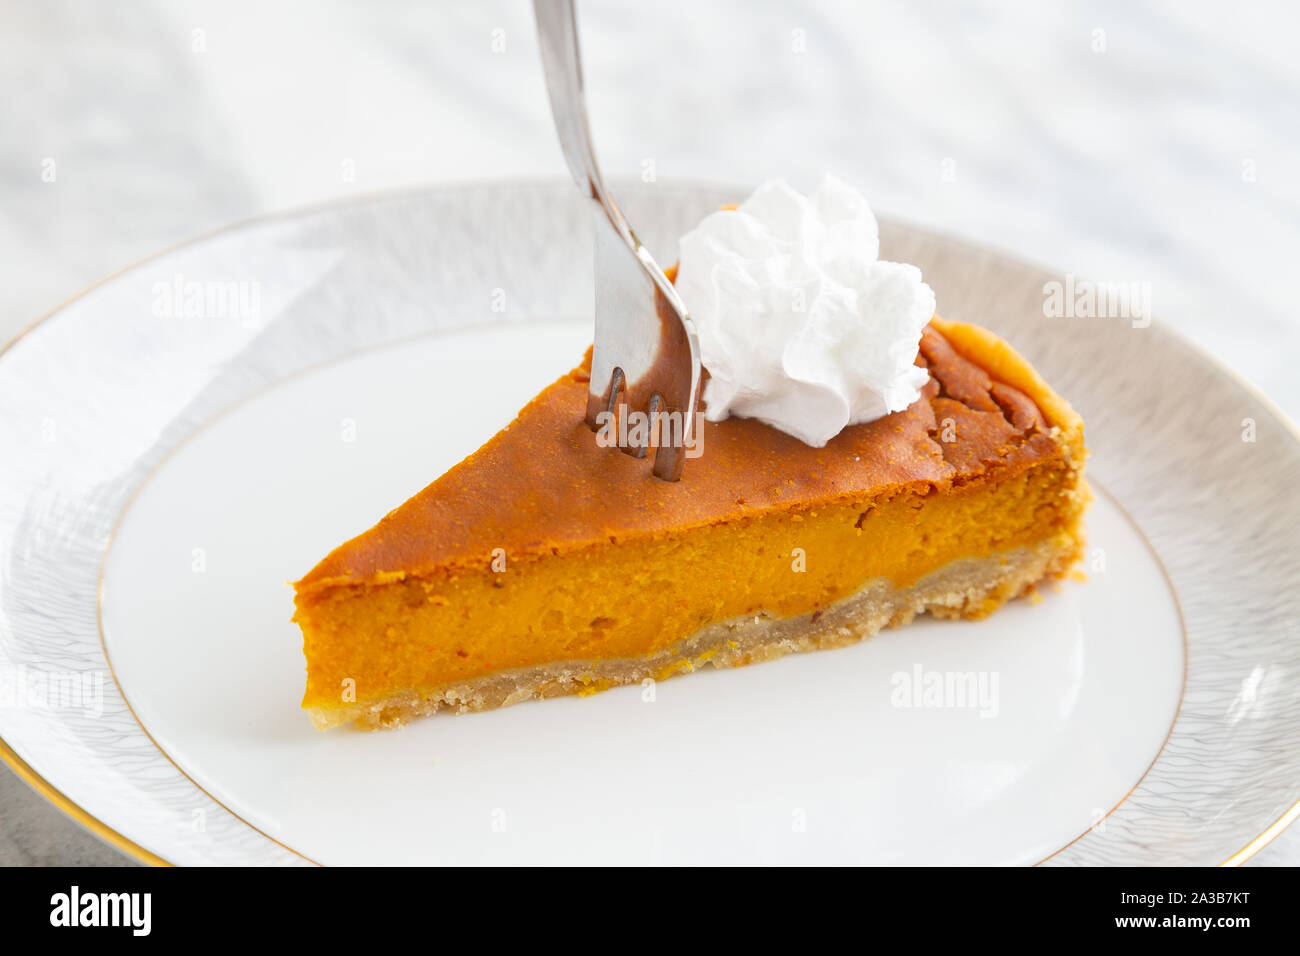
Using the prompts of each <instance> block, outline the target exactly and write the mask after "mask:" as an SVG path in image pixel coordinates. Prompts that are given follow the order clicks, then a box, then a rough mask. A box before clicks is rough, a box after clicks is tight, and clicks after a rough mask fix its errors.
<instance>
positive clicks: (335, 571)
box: [294, 317, 1088, 728]
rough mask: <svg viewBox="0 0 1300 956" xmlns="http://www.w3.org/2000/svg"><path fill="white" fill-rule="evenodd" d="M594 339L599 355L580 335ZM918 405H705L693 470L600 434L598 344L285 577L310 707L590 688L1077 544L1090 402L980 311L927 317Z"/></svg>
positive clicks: (820, 639)
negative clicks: (787, 419)
mask: <svg viewBox="0 0 1300 956" xmlns="http://www.w3.org/2000/svg"><path fill="white" fill-rule="evenodd" d="M588 362H589V356H588ZM917 363H918V364H919V365H922V366H924V367H926V368H927V369H928V370H929V372H930V379H929V382H928V384H927V385H926V386H925V387H924V389H923V390H922V394H921V397H920V398H919V399H918V400H917V401H916V402H914V403H913V404H912V405H911V406H909V407H908V408H907V409H906V410H904V411H902V412H896V413H894V414H892V415H888V416H886V417H884V418H880V419H877V420H876V421H873V422H869V423H867V424H862V425H851V426H849V427H848V428H846V429H844V430H843V431H842V432H841V433H840V434H839V435H837V436H836V437H835V438H833V439H831V441H830V442H828V443H827V444H826V445H825V446H824V447H821V448H814V447H810V446H808V445H805V444H804V443H802V442H801V441H799V440H798V439H797V438H794V437H792V436H790V435H787V434H785V433H784V432H781V431H778V430H776V429H774V428H772V427H770V426H768V425H765V424H763V423H761V422H758V421H756V420H753V419H743V418H728V419H726V420H724V421H721V422H716V423H713V422H707V423H704V424H703V430H702V441H703V456H702V457H700V458H698V459H695V460H692V461H689V462H688V463H687V467H686V469H685V471H684V473H683V476H682V479H681V480H680V481H678V482H664V481H659V480H657V479H655V478H653V477H652V476H651V475H650V471H649V468H648V466H647V464H646V462H645V460H637V459H634V458H631V457H629V456H626V455H622V454H619V453H618V452H616V451H614V450H612V449H609V448H602V447H599V446H598V445H597V444H596V442H595V440H594V438H593V435H592V433H591V431H590V430H589V429H588V428H587V426H586V425H585V423H584V422H583V420H582V413H583V409H584V407H585V400H586V392H587V376H586V369H587V364H588V363H587V362H584V363H583V365H580V366H579V367H578V368H577V369H574V370H573V371H572V372H570V373H568V374H567V375H565V376H563V377H562V378H560V379H559V380H558V381H557V382H555V383H554V384H553V385H551V386H549V387H548V388H547V389H545V390H544V391H543V392H542V393H541V394H540V395H538V396H537V398H535V399H534V400H533V401H532V402H531V403H529V404H528V405H527V406H526V407H525V408H524V409H523V410H522V411H521V412H520V414H519V416H518V417H517V418H516V419H515V421H514V422H512V423H511V424H510V425H509V426H507V427H506V428H505V429H504V430H502V431H501V432H500V433H499V434H497V435H496V436H495V437H494V438H492V439H491V440H490V441H489V442H488V443H487V444H486V445H484V446H483V447H482V448H481V449H480V450H479V451H477V452H475V453H474V454H473V455H471V456H470V457H469V458H467V459H466V460H465V461H463V462H461V463H460V464H459V465H457V466H455V467H454V468H452V469H451V470H450V471H448V472H447V473H446V474H444V475H443V476H442V477H440V478H439V479H437V480H436V481H434V482H433V483H432V484H431V485H429V486H428V487H427V488H425V489H424V490H423V491H421V492H419V493H418V494H417V495H416V496H415V497H413V498H411V499H410V500H409V501H407V502H406V503H405V504H404V505H402V506H401V507H399V508H398V509H396V510H395V511H393V512H391V513H390V514H389V515H387V516H386V517H385V518H383V519H382V520H381V521H380V522H379V524H377V525H376V526H375V527H374V528H372V529H371V530H369V531H367V532H365V533H364V534H362V535H360V536H359V537H357V538H354V539H352V540H351V541H348V542H346V543H345V544H343V545H341V546H340V547H339V548H337V549H335V550H334V551H333V552H332V553H331V554H329V555H328V556H327V557H326V558H325V559H324V560H322V561H321V562H320V563H319V564H318V565H317V566H316V567H315V568H314V569H313V570H312V571H310V572H309V573H308V574H307V575H306V576H305V577H304V578H303V579H302V580H301V581H299V582H297V584H296V585H295V589H296V598H295V602H296V605H297V612H296V614H295V616H294V620H295V621H296V622H297V623H298V624H299V625H300V626H301V628H302V631H303V637H304V651H305V654H306V658H307V690H306V695H305V697H304V699H303V707H304V708H306V709H307V710H308V712H309V713H310V715H311V717H312V719H313V721H314V722H315V723H316V725H317V726H319V727H322V728H326V727H332V726H336V725H339V724H344V723H354V724H356V725H357V726H359V727H362V728H374V727H381V726H383V727H386V726H395V725H398V724H401V723H403V722H405V721H407V720H409V719H411V718H413V717H417V716H420V715H423V714H429V713H433V712H434V711H437V710H442V709H449V710H452V711H456V712H464V711H473V710H482V709H488V708H492V707H497V706H502V705H506V704H512V703H516V702H519V701H522V700H527V699H531V698H540V697H550V696H556V695H560V694H572V693H587V692H594V691H597V690H603V689H606V688H608V687H611V686H615V685H618V684H627V683H640V682H642V681H644V680H646V679H655V680H659V679H663V678H666V677H670V676H674V675H676V674H680V673H686V672H689V671H691V670H694V669H695V668H697V667H699V666H702V665H704V664H706V663H707V664H712V665H714V666H736V665H743V664H749V663H754V662H757V661H761V660H768V659H771V658H775V657H779V656H782V655H784V654H786V653H790V652H797V651H805V650H815V649H821V648H828V647H838V646H843V645H845V644H851V643H854V642H856V641H859V640H861V639H863V638H864V637H867V636H869V635H870V634H873V633H875V632H876V631H878V630H879V629H880V628H882V627H885V626H898V625H901V624H905V623H907V622H908V621H910V620H911V619H912V617H913V616H914V615H915V614H918V613H924V612H929V613H932V614H935V615H939V616H948V617H967V618H975V617H982V616H984V615H986V614H989V613H991V612H992V611H994V610H996V609H997V608H998V607H999V606H1001V605H1002V604H1003V603H1004V602H1005V601H1007V600H1009V599H1011V598H1014V597H1016V596H1017V595H1020V594H1023V593H1025V592H1026V591H1029V590H1032V589H1033V588H1034V587H1035V586H1036V585H1037V584H1039V583H1041V582H1042V581H1044V580H1045V579H1050V578H1053V577H1059V576H1061V575H1063V574H1064V573H1066V572H1067V571H1068V570H1069V568H1070V567H1071V566H1072V565H1073V564H1074V562H1075V561H1076V560H1077V558H1078V557H1079V555H1080V553H1081V550H1082V547H1083V529H1082V516H1083V512H1084V509H1085V507H1086V503H1087V499H1088V494H1087V487H1086V484H1085V481H1084V477H1083V464H1084V457H1085V454H1086V452H1085V449H1084V444H1083V423H1082V421H1081V420H1080V419H1079V417H1078V415H1077V414H1075V413H1074V411H1073V410H1072V409H1071V408H1070V406H1069V405H1068V404H1067V403H1066V402H1065V401H1064V400H1063V399H1061V398H1060V397H1059V396H1057V395H1056V394H1055V393H1054V392H1053V391H1052V390H1051V389H1050V388H1049V387H1048V385H1047V384H1046V383H1045V382H1044V381H1043V380H1042V379H1041V378H1040V377H1039V376H1038V374H1037V373H1036V372H1035V371H1034V370H1033V368H1032V367H1031V366H1030V365H1029V364H1028V363H1027V362H1026V361H1025V360H1024V359H1023V358H1021V357H1020V356H1019V355H1018V354H1017V353H1016V352H1015V351H1014V350H1012V349H1011V347H1010V346H1008V345H1007V344H1006V343H1005V342H1003V341H1002V340H1001V339H999V338H997V337H996V336H994V335H993V334H992V333H989V332H987V331H985V330H983V329H981V328H978V327H976V326H972V325H966V324H962V323H955V322H949V321H945V320H943V319H940V318H938V317H936V318H934V319H933V320H932V321H931V323H930V325H929V326H928V327H927V328H926V330H925V333H924V335H923V337H922V341H921V346H920V354H919V355H918V357H917Z"/></svg>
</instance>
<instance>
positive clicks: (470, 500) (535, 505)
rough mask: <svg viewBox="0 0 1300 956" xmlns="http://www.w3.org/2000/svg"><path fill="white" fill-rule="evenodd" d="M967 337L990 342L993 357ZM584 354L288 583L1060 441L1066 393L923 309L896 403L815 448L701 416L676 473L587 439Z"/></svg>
mask: <svg viewBox="0 0 1300 956" xmlns="http://www.w3.org/2000/svg"><path fill="white" fill-rule="evenodd" d="M941 330H942V331H941ZM945 336H946V337H945ZM981 336H982V337H983V338H981ZM950 339H952V341H954V342H958V341H960V342H963V343H965V342H966V341H967V340H968V339H970V340H972V341H973V342H974V343H975V345H976V346H978V347H979V349H977V350H976V351H977V352H979V354H980V358H981V365H987V366H988V367H989V368H990V369H992V370H993V371H994V372H995V373H1000V374H1001V375H1002V376H1003V378H1006V379H1010V380H1011V381H1015V382H1016V383H1017V384H1019V385H1020V386H1021V388H1016V387H1013V386H1012V385H1011V384H1009V382H1007V381H995V380H994V379H993V378H992V377H991V376H990V374H989V371H986V370H985V368H984V367H981V365H977V364H975V363H973V362H971V361H969V360H967V359H966V358H964V357H963V355H962V354H959V352H958V350H957V349H954V348H953V345H952V344H951V342H950V341H949V340H950ZM990 343H992V344H990ZM981 349H982V350H990V349H991V350H994V351H990V352H989V353H988V354H989V356H991V357H992V358H993V359H994V361H985V357H986V356H985V354H984V352H983V351H980V350H981ZM964 351H966V353H967V354H971V350H970V349H969V348H966V349H964ZM589 362H590V353H589V354H588V360H587V361H586V362H584V363H583V365H581V366H579V367H578V368H577V369H574V370H573V371H572V372H570V373H569V374H568V375H565V376H564V377H563V378H561V379H560V380H559V381H558V382H556V383H555V384H553V385H551V386H550V387H548V388H547V389H546V390H544V391H543V392H542V393H541V394H540V395H538V396H537V398H535V399H534V400H533V401H532V402H531V403H529V404H528V405H527V406H526V407H525V408H524V409H523V411H521V412H520V414H519V416H518V417H517V418H516V419H515V421H514V422H512V423H511V424H510V425H508V426H507V427H506V428H505V429H503V430H502V431H501V432H500V433H498V434H497V435H496V436H495V437H494V438H492V439H491V440H490V441H489V442H488V443H487V444H486V445H484V446H483V447H482V448H481V449H479V450H478V451H477V452H475V453H474V454H473V455H471V456H470V457H469V458H467V459H465V460H464V461H463V462H461V463H460V464H458V465H456V466H455V467H454V468H452V469H451V470H449V471H448V472H447V473H446V474H444V475H443V476H442V477H441V478H439V479H437V480H436V481H434V482H433V483H432V484H431V485H429V486H428V487H427V488H425V489H424V490H423V491H421V492H420V493H419V494H417V495H416V496H415V497H413V498H411V499H410V500H409V501H407V502H406V503H405V504H404V505H402V506H401V507H399V508H397V509H396V510H395V511H393V512H391V513H390V514H388V515H387V516H386V517H385V518H384V519H383V520H382V521H380V522H379V524H378V525H377V526H375V527H374V528H372V529H371V530H370V531H368V532H366V533H365V534H362V535H360V536H359V537H356V538H353V539H352V540H351V541H348V542H346V543H344V544H342V545H340V546H339V547H338V548H336V549H335V550H334V551H333V552H331V553H330V554H329V555H328V556H326V557H325V559H324V560H322V561H321V562H320V564H318V565H317V566H316V567H315V568H314V569H313V570H312V571H311V572H310V573H309V574H308V575H307V576H306V577H305V578H303V580H302V581H300V582H298V585H297V587H298V589H299V591H300V593H302V592H313V591H317V590H319V589H323V588H327V587H330V586H333V585H344V584H358V583H362V582H366V581H372V582H373V581H379V580H389V579H392V578H394V577H399V576H402V575H404V574H420V573H421V572H423V571H430V570H433V569H434V568H439V567H448V566H451V567H456V566H462V567H476V568H478V567H482V566H483V565H484V564H486V563H487V562H489V561H490V560H491V557H492V554H493V551H494V549H498V548H501V549H504V551H505V553H506V554H507V555H508V556H509V558H510V559H511V560H515V559H518V558H521V557H527V556H530V555H538V554H545V553H554V554H560V553H564V552H569V551H573V550H576V549H580V548H583V547H584V546H587V545H591V544H594V543H597V542H605V541H610V540H614V541H620V542H622V541H630V540H635V539H639V538H645V537H654V536H660V535H666V534H670V533H674V532H677V531H681V530H685V529H689V528H692V527H698V526H701V525H710V524H715V523H719V522H725V521H731V520H737V519H744V518H748V517H752V516H755V515H759V514H762V513H765V512H769V511H773V510H798V509H804V510H808V511H815V510H816V508H817V507H818V505H819V504H822V503H825V502H828V501H833V500H837V499H858V500H864V499H868V498H876V497H878V496H885V495H890V494H893V493H896V492H898V491H900V490H903V489H905V488H906V489H912V490H920V491H922V492H924V491H929V490H933V491H937V492H943V491H945V490H947V489H949V488H951V487H953V486H954V485H957V484H960V483H962V482H964V481H968V480H970V479H971V478H974V477H977V476H980V475H982V474H985V473H986V472H990V471H991V470H995V469H1014V470H1019V469H1021V468H1024V467H1027V466H1028V465H1030V464H1032V463H1033V462H1035V461H1037V460H1040V459H1042V458H1044V457H1048V456H1052V455H1060V454H1061V445H1060V444H1059V443H1058V442H1057V441H1056V440H1054V439H1053V438H1052V437H1050V436H1049V434H1048V431H1049V428H1050V426H1065V427H1066V429H1068V430H1074V431H1077V430H1078V426H1077V424H1076V423H1077V422H1078V419H1077V416H1075V415H1074V413H1073V411H1072V410H1071V409H1070V408H1069V406H1068V405H1066V404H1065V403H1064V402H1062V401H1060V400H1059V399H1057V398H1056V397H1055V396H1054V395H1052V393H1051V392H1050V390H1048V389H1047V388H1046V386H1045V385H1043V384H1042V382H1041V379H1038V378H1037V376H1036V374H1035V373H1034V372H1033V370H1032V369H1030V368H1029V366H1028V365H1027V364H1026V363H1024V360H1023V359H1020V358H1019V356H1018V355H1016V354H1015V353H1014V352H1013V351H1011V350H1010V349H1009V348H1008V347H1006V346H1005V345H1004V344H1003V343H1000V341H999V340H997V339H996V338H995V337H993V336H991V335H990V334H989V333H986V332H983V330H980V329H977V328H976V327H974V326H965V325H961V324H959V323H948V322H945V321H943V320H941V319H938V318H936V319H935V320H934V322H933V323H932V324H931V325H930V326H928V327H927V328H926V330H925V333H924V336H923V338H922V341H921V349H920V354H919V355H918V357H917V363H918V364H920V365H923V366H925V367H928V368H929V370H930V373H931V377H930V381H929V383H928V384H927V385H926V386H925V388H924V389H923V391H922V394H921V397H920V398H919V399H918V400H917V401H916V402H915V403H913V404H912V405H911V406H910V407H908V408H907V409H905V410H904V411H901V412H896V413H894V414H892V415H888V416H886V417H885V418H881V419H878V420H876V421H874V422H869V423H867V424H864V425H853V426H850V427H848V428H846V429H845V430H844V431H843V432H841V433H840V434H839V435H837V436H836V437H835V438H833V439H832V440H831V441H830V442H829V443H828V444H827V445H826V446H825V447H823V448H812V447H809V446H808V445H805V444H804V443H803V442H801V441H800V440H799V439H797V438H794V437H793V436H791V435H787V434H785V433H784V432H781V431H777V430H776V429H774V428H771V427H770V426H768V425H765V424H763V423H761V422H759V421H756V420H752V419H741V418H729V419H727V420H725V421H722V422H717V423H711V422H706V423H705V424H704V426H703V436H702V437H703V452H704V454H703V457H700V458H696V459H691V460H688V461H687V462H686V468H685V470H684V472H683V476H682V479H681V480H680V481H678V482H665V481H660V480H659V479H656V478H654V477H653V476H652V475H651V473H650V465H649V462H648V460H646V459H642V460H638V459H634V458H632V457H630V456H628V455H625V454H622V453H620V452H619V451H617V450H616V449H613V448H603V447H599V446H598V445H597V444H596V440H595V436H594V435H593V433H592V432H591V431H590V430H589V429H588V427H587V426H586V424H585V423H584V421H583V412H584V410H585V407H586V393H587V370H588V368H589ZM1039 386H1041V389H1040V388H1039ZM1021 389H1026V390H1028V391H1029V392H1030V394H1032V395H1033V396H1034V398H1030V397H1029V395H1027V394H1026V393H1025V391H1023V390H1021ZM1045 403H1048V404H1045ZM1040 405H1041V406H1042V408H1040ZM1043 409H1045V410H1046V411H1047V416H1046V417H1045V416H1044V411H1043ZM1079 435H1080V437H1079V442H1078V445H1079V451H1080V453H1081V452H1082V439H1081V432H1080V433H1079ZM945 439H951V440H945Z"/></svg>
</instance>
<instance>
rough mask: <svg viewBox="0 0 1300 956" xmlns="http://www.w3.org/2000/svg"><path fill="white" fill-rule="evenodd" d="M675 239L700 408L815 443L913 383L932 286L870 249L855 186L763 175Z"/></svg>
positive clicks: (880, 412)
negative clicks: (746, 193)
mask: <svg viewBox="0 0 1300 956" xmlns="http://www.w3.org/2000/svg"><path fill="white" fill-rule="evenodd" d="M680 246H681V248H680V259H679V262H678V267H677V280H676V287H677V291H678V292H679V294H680V295H681V297H682V300H683V301H684V302H685V303H686V308H687V310H688V311H689V312H690V315H691V318H692V319H694V320H695V325H696V327H697V329H698V331H699V337H700V358H701V361H702V362H703V364H704V367H705V368H706V369H708V372H709V380H708V384H707V385H706V386H705V390H704V400H705V402H706V404H707V409H706V417H707V418H708V419H709V420H710V421H715V422H716V421H721V420H722V419H724V418H726V417H727V416H729V415H736V416H739V417H742V418H757V419H759V420H760V421H764V422H766V423H767V424H769V425H771V426H772V427H774V428H779V429H780V430H781V431H783V432H788V433H789V434H791V435H794V436H795V437H796V438H798V439H800V440H801V441H803V442H805V443H806V444H808V445H812V446H815V447H820V446H822V445H825V444H826V443H827V442H828V441H830V439H832V438H834V437H835V436H836V435H837V434H839V433H840V431H842V430H843V429H844V427H845V426H847V425H855V424H859V423H861V422H869V421H872V420H874V419H877V418H881V417H883V416H885V415H888V414H889V413H890V412H896V411H900V410H902V409H904V408H906V407H907V406H908V405H910V404H912V403H913V402H914V401H916V400H917V399H918V398H919V397H920V395H921V388H922V387H923V386H924V385H925V383H926V381H927V380H928V378H929V373H927V372H926V370H925V369H923V368H918V367H917V366H916V365H915V364H914V362H915V360H916V353H917V348H918V347H919V344H920V341H921V330H922V329H923V328H924V327H925V324H926V323H927V322H928V321H930V318H931V316H933V315H934V292H933V291H931V289H930V287H929V286H928V285H926V284H925V283H924V282H923V281H921V271H920V270H919V269H917V268H916V267H915V266H911V265H907V264H905V263H899V262H882V261H881V260H880V259H879V258H877V257H878V256H879V254H880V239H879V232H878V229H877V226H876V217H875V216H874V215H872V213H871V207H870V206H868V205H867V201H866V199H865V198H864V197H863V196H862V194H861V193H859V192H858V191H857V190H856V189H854V188H853V187H851V186H849V185H848V184H846V183H844V182H841V181H840V180H838V179H836V178H835V177H833V176H827V177H826V178H825V179H824V180H823V181H822V183H821V185H820V186H818V187H817V189H816V191H815V192H814V193H813V194H812V195H811V196H808V197H804V196H802V195H800V194H799V193H797V192H795V190H793V189H791V188H790V186H789V185H787V184H786V183H785V182H784V181H783V180H774V181H772V182H768V183H764V184H763V185H762V186H759V187H758V189H756V190H755V191H754V194H753V195H752V196H750V197H749V198H748V199H747V200H745V201H744V202H743V203H741V205H740V206H739V207H738V208H737V209H735V210H724V211H722V212H716V213H713V214H712V215H710V216H708V217H707V218H706V219H704V221H703V222H701V223H700V224H699V225H698V226H697V227H696V228H695V229H694V230H692V231H691V232H689V233H687V234H686V235H685V236H683V237H682V239H681V244H680Z"/></svg>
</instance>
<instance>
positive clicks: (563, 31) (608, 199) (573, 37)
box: [533, 0, 662, 284]
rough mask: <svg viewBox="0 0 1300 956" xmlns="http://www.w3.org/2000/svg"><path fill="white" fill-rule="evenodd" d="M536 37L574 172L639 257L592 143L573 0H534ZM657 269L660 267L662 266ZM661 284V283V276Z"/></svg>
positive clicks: (558, 128) (558, 126)
mask: <svg viewBox="0 0 1300 956" xmlns="http://www.w3.org/2000/svg"><path fill="white" fill-rule="evenodd" d="M533 10H534V12H535V14H536V17H537V36H538V40H539V41H540V47H541V52H542V69H543V71H544V73H545V74H546V91H547V93H548V94H549V97H550V101H551V113H552V115H553V116H554V118H555V129H556V132H557V133H558V135H559V140H560V148H561V149H562V150H563V151H564V160H565V162H566V163H568V166H569V174H570V175H571V176H573V181H574V182H576V183H577V184H578V186H579V188H581V189H582V190H583V192H584V193H586V195H587V197H588V198H589V199H591V200H592V201H593V202H594V203H595V204H596V206H597V207H599V211H600V213H602V214H603V217H604V218H605V219H607V220H608V221H609V224H610V225H611V226H613V227H614V231H615V232H617V233H618V235H619V237H620V238H621V239H622V240H623V242H624V243H626V244H627V247H628V248H629V249H630V250H632V252H633V254H635V255H637V256H638V258H641V257H642V254H641V249H642V247H641V243H640V241H639V240H638V239H637V238H636V236H635V234H633V232H632V228H631V226H630V225H628V222H627V219H625V218H624V216H623V211H622V210H621V209H619V208H618V204H617V203H616V202H614V197H613V196H611V195H610V194H609V192H608V191H607V190H606V189H605V182H604V180H603V179H601V175H600V166H599V165H598V164H597V163H596V152H595V149H594V148H593V147H592V145H591V127H590V125H589V124H588V122H587V103H586V98H585V95H584V93H583V84H582V58H581V55H580V52H579V47H578V17H577V13H576V11H575V7H574V2H573V0H533ZM653 271H655V272H660V273H661V274H662V270H660V269H659V268H658V267H657V266H656V267H655V268H654V270H653ZM656 284H660V283H659V282H658V280H656Z"/></svg>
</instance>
